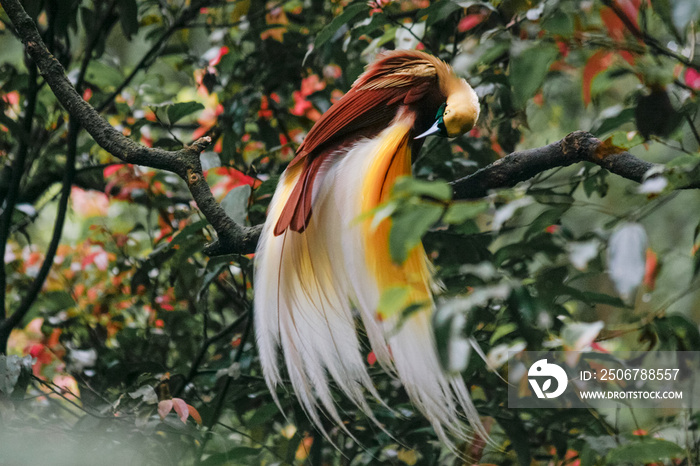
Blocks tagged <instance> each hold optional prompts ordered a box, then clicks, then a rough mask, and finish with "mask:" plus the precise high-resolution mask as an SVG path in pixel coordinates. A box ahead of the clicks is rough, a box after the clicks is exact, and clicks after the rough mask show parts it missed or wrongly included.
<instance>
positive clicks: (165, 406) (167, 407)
mask: <svg viewBox="0 0 700 466" xmlns="http://www.w3.org/2000/svg"><path fill="white" fill-rule="evenodd" d="M172 409H173V400H163V401H160V402H158V415H159V416H160V418H161V419H165V416H167V415H168V413H169V412H170V411H171V410H172Z"/></svg>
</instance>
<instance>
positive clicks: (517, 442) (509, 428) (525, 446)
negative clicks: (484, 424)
mask: <svg viewBox="0 0 700 466" xmlns="http://www.w3.org/2000/svg"><path fill="white" fill-rule="evenodd" d="M496 420H497V421H498V423H499V424H500V425H501V428H503V431H504V432H505V433H506V435H507V436H508V438H509V439H510V443H511V445H512V447H513V450H515V454H516V455H517V457H518V463H519V464H525V465H527V464H530V462H531V459H532V456H531V455H530V436H529V434H528V432H527V431H526V430H525V426H523V421H522V420H521V419H520V418H519V417H518V415H517V414H515V415H514V417H513V418H506V417H505V416H504V417H503V418H500V419H499V418H496Z"/></svg>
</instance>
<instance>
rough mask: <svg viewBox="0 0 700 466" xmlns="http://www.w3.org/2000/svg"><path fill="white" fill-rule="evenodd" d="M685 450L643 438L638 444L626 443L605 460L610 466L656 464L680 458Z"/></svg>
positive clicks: (658, 440) (671, 444)
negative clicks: (617, 465)
mask: <svg viewBox="0 0 700 466" xmlns="http://www.w3.org/2000/svg"><path fill="white" fill-rule="evenodd" d="M684 455H685V450H683V448H681V447H679V446H678V445H676V444H675V443H673V442H669V441H668V440H663V439H657V438H646V437H644V438H643V439H642V440H641V441H639V442H634V443H628V444H625V445H622V446H619V447H617V448H615V449H614V450H612V451H610V452H609V453H608V454H607V456H606V457H605V459H606V460H607V461H608V463H610V464H618V463H656V462H657V461H663V460H667V459H672V458H682V457H683V456H684Z"/></svg>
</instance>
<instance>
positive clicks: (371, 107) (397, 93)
mask: <svg viewBox="0 0 700 466" xmlns="http://www.w3.org/2000/svg"><path fill="white" fill-rule="evenodd" d="M439 66H447V65H444V63H443V62H441V61H440V60H438V59H436V58H434V57H431V56H429V55H426V54H423V53H420V52H412V51H399V52H389V53H387V54H384V55H383V56H382V57H381V58H380V59H379V60H377V61H375V62H374V63H372V64H371V65H370V66H369V67H368V69H367V71H365V73H363V74H362V75H361V76H360V77H359V78H358V79H357V81H355V83H354V84H353V87H352V89H350V91H348V93H347V94H345V95H344V96H343V98H342V99H340V100H339V101H338V102H336V103H335V104H334V105H333V106H332V107H331V108H330V109H328V111H326V113H324V114H323V116H321V118H320V119H319V120H318V121H317V122H316V124H315V125H314V126H313V128H311V130H310V131H309V133H308V134H307V136H306V138H305V139H304V142H303V143H302V144H301V145H300V146H299V148H298V149H297V154H296V157H295V158H294V160H292V162H291V163H290V165H289V166H290V167H292V166H295V165H297V164H298V163H303V164H304V166H303V168H302V170H303V172H302V174H301V176H300V177H299V179H298V181H297V184H296V186H295V187H294V189H293V191H292V194H291V195H290V197H289V199H288V200H287V203H286V204H285V206H284V208H283V210H282V213H281V215H280V218H279V219H278V221H277V224H276V225H275V230H274V233H275V235H280V234H282V233H283V232H284V231H285V230H286V229H287V228H291V229H292V230H294V231H298V232H303V231H304V229H305V228H306V226H307V225H308V222H309V218H310V217H311V200H312V198H313V196H312V191H313V186H314V180H315V178H316V175H317V174H318V172H319V170H320V168H321V166H322V164H323V160H324V159H325V158H326V157H327V156H329V155H330V154H331V153H332V152H333V151H334V150H336V149H338V148H340V147H343V146H346V145H348V144H349V143H351V142H354V141H355V140H357V139H359V138H360V137H362V136H363V135H365V136H366V137H371V136H373V135H374V134H376V131H377V130H381V129H383V128H385V127H387V126H388V125H389V124H390V123H391V121H392V120H393V119H394V117H395V116H396V113H397V111H398V109H399V107H400V106H402V105H407V106H417V105H419V104H420V102H421V100H422V99H424V98H425V97H426V96H427V95H428V94H429V93H430V92H431V91H432V92H439V88H438V83H437V76H438V73H437V69H436V68H437V67H439ZM438 105H439V104H438ZM433 111H435V110H433Z"/></svg>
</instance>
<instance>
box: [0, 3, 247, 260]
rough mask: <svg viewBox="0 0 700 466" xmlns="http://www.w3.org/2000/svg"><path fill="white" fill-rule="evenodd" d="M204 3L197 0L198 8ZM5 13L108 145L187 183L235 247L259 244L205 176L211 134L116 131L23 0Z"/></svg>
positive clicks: (58, 89) (64, 99)
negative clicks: (146, 140) (179, 145)
mask: <svg viewBox="0 0 700 466" xmlns="http://www.w3.org/2000/svg"><path fill="white" fill-rule="evenodd" d="M204 3H205V2H204V1H200V2H197V3H196V5H197V8H199V7H200V6H201V5H203V4H204ZM0 5H2V7H3V9H4V10H5V13H7V16H8V17H9V18H10V20H11V21H12V24H13V25H14V27H15V29H16V31H17V34H18V35H19V37H21V38H22V42H23V43H24V46H25V49H26V51H27V53H28V54H29V56H30V57H31V58H32V60H34V62H35V63H36V65H37V67H38V68H39V71H40V72H41V74H42V76H43V77H44V79H45V80H46V82H47V83H48V84H49V86H50V87H51V90H52V91H53V93H54V95H55V96H56V98H57V99H58V101H59V102H60V103H61V105H63V107H64V108H65V109H66V110H67V111H68V113H69V114H70V115H71V117H72V118H74V119H75V120H76V121H77V122H78V123H80V125H81V126H82V127H83V128H84V129H85V130H86V131H87V132H88V133H89V134H90V135H91V136H92V137H93V139H94V140H95V142H97V144H99V145H100V147H102V148H103V149H104V150H106V151H107V152H109V153H110V154H112V155H114V156H115V157H117V158H119V159H121V160H123V161H124V162H127V163H133V164H137V165H143V166H146V167H151V168H157V169H162V170H167V171H171V172H173V173H175V174H177V175H179V176H180V177H181V178H182V179H183V180H185V182H186V183H187V186H188V188H189V190H190V193H191V194H192V197H193V198H194V200H195V202H196V203H197V206H198V207H199V209H200V210H201V212H202V213H203V214H204V216H205V217H206V218H207V220H208V221H209V223H210V224H211V225H212V227H213V228H214V230H215V231H216V233H217V235H218V237H219V239H220V240H221V241H222V242H223V243H224V244H226V245H227V247H229V248H232V249H233V250H236V251H250V252H252V251H253V250H254V249H255V244H256V243H257V238H258V236H259V234H260V227H245V226H241V225H238V224H237V223H235V222H234V221H233V220H231V218H230V217H229V216H228V215H226V212H224V210H223V208H222V207H221V206H220V205H219V203H218V202H217V201H216V199H214V196H213V195H212V193H211V190H210V189H209V185H208V184H207V182H206V180H205V179H204V174H203V172H202V165H201V162H200V158H199V155H200V153H201V152H202V151H203V150H204V149H205V148H206V147H207V146H208V145H209V144H210V143H211V139H210V138H209V137H204V138H200V139H198V140H197V141H195V142H194V143H193V144H192V145H191V146H186V147H185V148H183V149H181V150H179V151H174V152H169V151H165V150H162V149H155V148H148V147H144V146H142V145H140V144H138V143H136V142H134V141H132V140H130V139H129V138H127V137H126V136H124V135H123V134H122V133H120V132H119V131H117V130H115V129H114V128H113V127H112V126H110V124H109V123H107V121H106V120H104V119H103V118H102V117H101V116H100V115H99V113H98V112H97V111H96V110H95V109H94V108H93V107H92V106H91V105H90V104H88V103H87V102H85V101H84V100H83V99H82V98H81V97H80V95H79V94H78V92H77V91H76V90H75V88H74V87H73V86H72V85H71V83H70V81H68V78H67V77H66V74H65V70H64V69H63V66H61V64H60V63H59V62H58V61H57V60H56V58H55V57H54V56H53V55H52V54H51V53H50V52H49V51H48V49H47V48H46V45H45V44H44V42H43V41H42V39H41V36H40V35H39V31H38V30H37V28H36V25H35V24H34V21H32V19H31V18H30V17H29V15H27V13H26V12H25V11H24V8H22V5H21V4H20V3H19V1H18V0H0ZM207 251H209V252H210V253H211V254H217V253H219V254H220V253H223V252H220V251H223V248H222V247H221V245H220V243H218V242H215V243H214V244H213V245H211V246H210V247H209V248H208V249H207Z"/></svg>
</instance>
